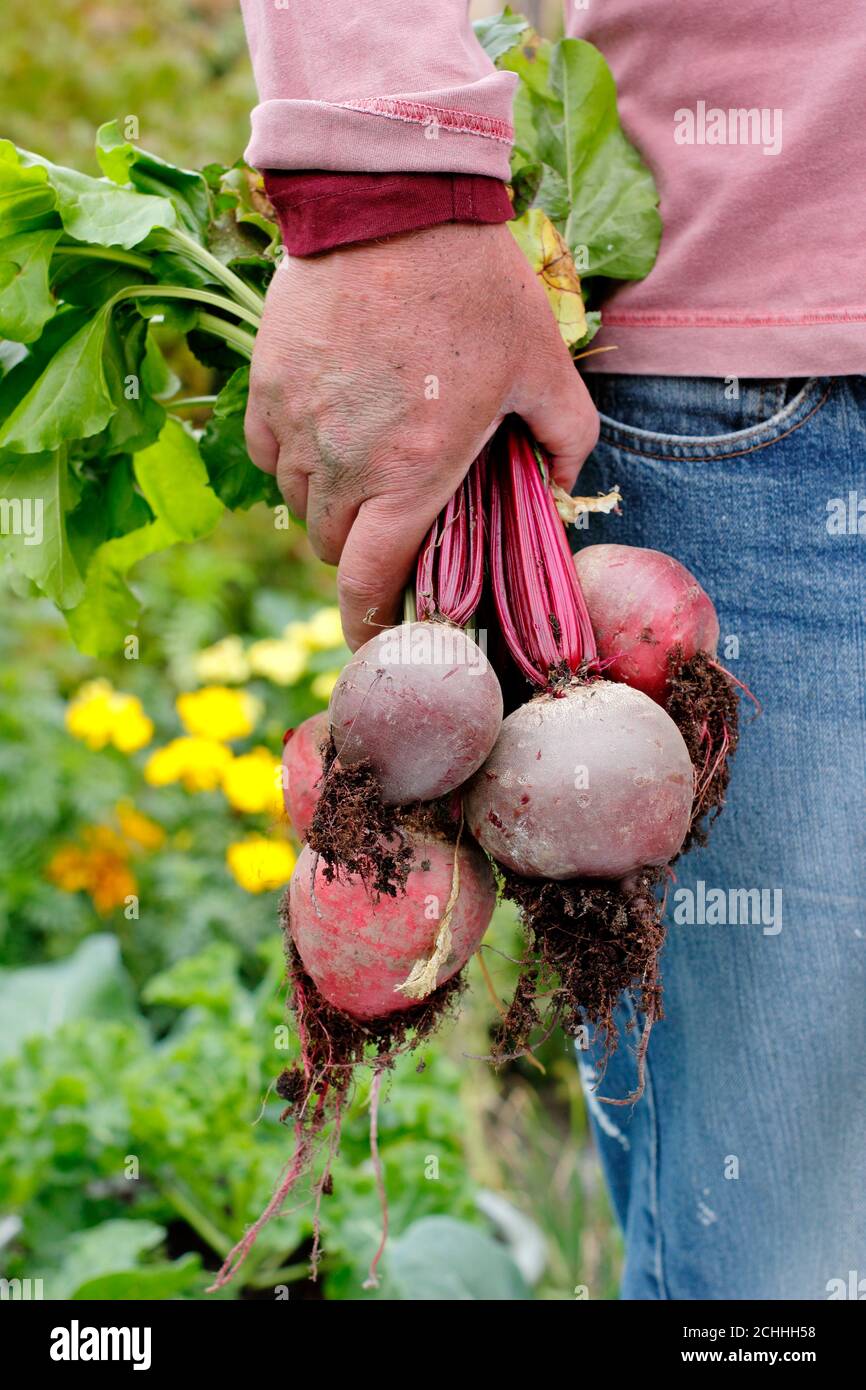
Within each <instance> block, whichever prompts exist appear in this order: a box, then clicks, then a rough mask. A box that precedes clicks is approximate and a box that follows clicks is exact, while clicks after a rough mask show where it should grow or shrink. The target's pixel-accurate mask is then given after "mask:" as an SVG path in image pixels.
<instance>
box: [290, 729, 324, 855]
mask: <svg viewBox="0 0 866 1390" xmlns="http://www.w3.org/2000/svg"><path fill="white" fill-rule="evenodd" d="M327 739H328V716H327V714H326V713H325V711H324V710H322V712H321V713H320V714H312V715H310V718H309V719H305V720H304V722H303V724H299V725H298V727H297V729H289V730H288V732H287V734H286V735H285V740H284V744H283V771H282V781H283V803H284V805H285V808H286V814H287V816H288V817H289V820H290V821H291V822H292V828H293V830H294V832H295V834H296V835H297V837H298V839H299V840H303V839H305V838H306V835H307V831H308V830H309V828H310V821H311V820H312V819H313V812H314V811H315V809H316V802H317V801H318V799H319V793H320V791H321V790H322V787H321V779H322V745H323V744H324V743H326V742H327Z"/></svg>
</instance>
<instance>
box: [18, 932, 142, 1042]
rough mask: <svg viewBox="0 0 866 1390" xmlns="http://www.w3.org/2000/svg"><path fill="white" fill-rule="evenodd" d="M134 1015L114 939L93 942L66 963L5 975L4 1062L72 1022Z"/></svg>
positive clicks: (101, 937)
mask: <svg viewBox="0 0 866 1390" xmlns="http://www.w3.org/2000/svg"><path fill="white" fill-rule="evenodd" d="M134 1012H135V1000H134V995H133V991H132V986H131V983H130V980H129V977H128V975H127V973H126V971H125V970H124V968H123V965H122V964H121V960H120V946H119V944H118V941H117V938H116V937H115V936H110V935H108V934H107V933H99V934H98V935H95V936H89V937H88V938H87V940H86V941H83V942H82V943H81V945H80V946H79V948H78V950H77V951H75V952H74V953H73V954H72V955H71V956H67V957H66V959H65V960H61V961H56V962H53V963H52V964H51V965H30V966H26V967H24V968H23V969H20V970H0V1017H2V1019H3V1027H2V1029H0V1057H10V1056H12V1055H13V1054H14V1053H15V1052H16V1051H17V1050H18V1048H19V1046H20V1045H21V1043H23V1042H25V1041H26V1039H27V1038H31V1037H33V1036H34V1035H36V1034H38V1035H39V1036H41V1037H46V1036H47V1035H49V1034H51V1033H54V1032H55V1031H56V1030H57V1029H58V1028H59V1027H60V1026H61V1024H63V1023H66V1022H68V1021H69V1020H70V1019H76V1018H87V1019H93V1020H96V1019H124V1020H125V1019H128V1018H131V1017H133V1015H134Z"/></svg>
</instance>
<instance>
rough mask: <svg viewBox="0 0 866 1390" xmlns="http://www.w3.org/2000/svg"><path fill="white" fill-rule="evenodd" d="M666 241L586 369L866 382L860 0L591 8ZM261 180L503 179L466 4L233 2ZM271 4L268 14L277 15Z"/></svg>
mask: <svg viewBox="0 0 866 1390" xmlns="http://www.w3.org/2000/svg"><path fill="white" fill-rule="evenodd" d="M586 3H587V7H586V8H585V9H584V8H577V6H576V5H574V6H573V7H572V8H571V13H570V17H569V32H570V33H572V34H575V35H577V36H579V37H583V38H587V39H589V40H591V41H592V42H593V43H595V44H596V45H597V46H598V47H599V48H600V49H601V50H602V52H603V53H604V54H605V57H606V58H607V60H608V62H609V64H610V66H611V68H612V70H613V73H614V76H615V78H616V81H617V88H618V91H619V101H620V113H621V116H622V121H623V125H624V127H625V129H626V131H627V133H628V134H629V136H630V137H631V139H632V140H633V141H634V142H635V144H637V145H638V147H639V148H640V149H641V151H642V153H643V155H644V158H645V159H646V160H647V161H648V163H649V164H650V165H651V167H652V169H653V172H654V174H655V177H656V180H657V182H658V185H659V190H660V193H661V211H662V219H663V223H664V236H663V239H662V247H661V251H660V254H659V259H658V262H657V264H656V267H655V269H654V270H653V271H652V273H651V274H650V275H649V276H648V278H647V279H646V280H645V281H642V282H640V283H638V284H631V285H626V286H623V287H622V288H620V289H618V290H616V291H615V292H614V293H613V295H612V296H611V298H610V299H609V301H608V304H607V306H606V308H605V315H604V319H605V327H604V328H603V329H602V332H601V334H600V335H599V337H598V338H597V340H596V344H597V345H602V344H607V343H615V344H616V345H617V349H618V350H617V351H616V352H615V353H605V354H603V355H602V356H600V357H599V358H595V359H594V358H589V359H587V361H586V366H587V368H588V369H592V368H593V367H595V368H596V369H598V370H605V371H620V372H639V373H660V374H672V375H689V376H694V375H704V376H744V377H747V376H809V375H825V374H844V373H855V372H864V371H866V216H864V214H866V198H864V193H863V166H864V162H866V161H864V155H866V25H864V23H863V17H862V12H861V9H860V6H859V5H858V4H857V3H856V0H822V3H821V4H820V5H816V4H814V0H762V3H758V0H725V3H724V4H720V3H718V0H713V3H710V0H664V3H662V0H586ZM242 5H243V10H244V19H245V22H246V25H247V31H248V36H249V40H250V49H251V53H252V57H253V64H254V68H255V73H256V80H257V83H258V87H259V93H260V97H261V104H260V105H259V106H258V107H257V108H256V110H255V111H254V112H253V137H252V141H251V144H250V146H249V149H248V151H247V157H248V158H249V159H250V160H251V162H252V163H254V164H257V165H258V166H259V167H262V168H265V167H271V168H283V169H286V168H306V169H325V170H327V169H331V170H341V169H342V170H365V171H370V172H380V171H399V170H405V171H418V172H422V171H428V172H452V173H474V174H486V175H492V176H494V177H499V178H503V177H507V172H508V163H507V160H508V147H509V141H510V126H509V117H510V102H511V96H512V89H513V81H514V79H513V78H512V77H511V76H510V75H509V74H506V73H497V72H496V71H495V69H494V68H493V67H492V65H491V64H490V63H489V61H488V60H487V58H486V57H485V55H484V54H483V52H482V51H481V49H480V47H479V46H478V44H477V43H476V42H475V40H474V38H473V36H472V32H471V29H470V28H469V26H468V22H467V18H466V10H467V6H466V4H465V0H365V3H364V4H358V3H356V0H315V3H313V0H242ZM280 5H284V8H280V7H279V6H280Z"/></svg>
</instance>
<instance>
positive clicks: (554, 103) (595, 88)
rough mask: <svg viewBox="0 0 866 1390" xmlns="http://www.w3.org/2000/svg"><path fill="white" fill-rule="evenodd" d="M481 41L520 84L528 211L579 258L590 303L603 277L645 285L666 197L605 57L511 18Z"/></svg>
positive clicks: (516, 166)
mask: <svg viewBox="0 0 866 1390" xmlns="http://www.w3.org/2000/svg"><path fill="white" fill-rule="evenodd" d="M475 31H476V34H477V35H478V37H479V39H480V40H481V42H482V44H483V45H484V46H485V48H486V50H487V53H488V55H489V57H490V58H492V59H493V60H494V61H495V62H496V64H497V66H498V67H500V68H503V69H504V70H506V71H508V72H514V73H516V74H517V76H518V77H519V78H520V86H519V88H518V91H517V95H516V99H515V107H514V120H515V153H514V159H513V165H512V168H513V174H514V180H515V194H516V199H515V201H516V203H517V206H518V210H520V211H523V210H525V208H526V207H540V208H542V209H543V210H544V211H545V212H546V213H547V215H548V217H549V218H550V220H551V221H552V222H553V223H554V225H555V226H556V228H557V230H558V231H559V232H560V233H561V234H562V236H563V237H564V238H565V241H566V243H567V244H568V246H569V248H570V249H571V251H572V254H573V255H574V256H575V259H576V261H577V264H578V268H579V269H580V272H581V281H582V284H583V288H584V296H585V298H587V299H588V300H591V297H592V295H593V293H594V289H595V286H594V285H593V281H596V283H598V281H599V280H601V278H602V277H604V278H605V279H612V280H640V279H642V278H643V277H644V276H645V275H647V274H649V272H650V270H651V269H652V267H653V264H654V262H655V258H656V255H657V253H658V247H659V241H660V238H661V219H660V217H659V213H658V193H657V191H656V187H655V183H654V181H653V177H652V174H651V173H650V171H649V169H648V168H647V167H646V165H645V164H644V163H643V160H642V159H641V157H640V154H639V153H638V151H637V150H636V149H635V147H634V146H633V145H632V144H631V142H630V141H629V140H628V139H627V137H626V136H625V135H624V133H623V130H622V127H621V125H620V121H619V115H618V112H617V104H616V87H615V85H614V80H613V77H612V75H611V72H610V68H609V67H608V65H607V63H606V62H605V60H604V58H603V57H602V55H601V54H600V53H599V51H598V49H597V48H594V47H593V45H592V44H590V43H586V42H585V41H584V40H582V39H561V40H560V41H559V42H558V43H550V42H549V41H548V40H546V39H541V38H539V36H538V35H537V34H535V33H534V32H533V31H532V30H531V29H529V27H528V26H527V25H526V24H525V22H523V21H521V20H520V17H519V16H516V15H513V14H511V12H510V11H509V10H507V9H506V10H505V11H504V12H503V14H502V15H499V16H496V17H495V18H493V19H489V20H484V21H482V22H479V23H477V24H476V26H475ZM588 336H591V334H590V335H588ZM587 340H588V338H587V339H586V340H585V341H587ZM581 345H582V344H581Z"/></svg>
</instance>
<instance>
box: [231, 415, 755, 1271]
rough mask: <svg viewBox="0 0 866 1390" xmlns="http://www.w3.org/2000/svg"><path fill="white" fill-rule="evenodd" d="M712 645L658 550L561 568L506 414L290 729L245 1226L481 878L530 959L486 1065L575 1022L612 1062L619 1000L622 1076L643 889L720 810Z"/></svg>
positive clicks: (413, 991) (610, 554)
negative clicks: (281, 1152) (270, 1035)
mask: <svg viewBox="0 0 866 1390" xmlns="http://www.w3.org/2000/svg"><path fill="white" fill-rule="evenodd" d="M482 619H483V622H482ZM473 621H474V622H477V623H479V628H478V631H477V632H475V633H474V634H473V632H471V631H470V629H469V625H470V623H472V622H473ZM482 632H484V633H489V634H490V637H491V641H490V643H489V644H487V643H483V642H482V641H481V640H480V634H481V633H482ZM718 636H719V625H718V620H717V618H716V614H715V611H714V609H713V605H712V603H711V601H710V599H709V598H708V597H707V595H706V594H705V593H704V591H703V589H702V588H701V587H700V585H699V584H698V583H697V581H696V580H695V578H694V577H693V576H692V575H691V574H690V573H689V572H688V570H686V569H685V568H684V567H683V566H682V565H681V564H679V563H678V562H677V561H676V560H674V559H672V558H671V557H670V556H667V555H662V554H660V553H659V552H657V551H651V550H641V549H637V548H635V547H629V546H619V545H596V546H588V547H586V548H584V549H583V550H581V551H580V552H579V553H578V555H577V556H576V557H572V555H571V552H570V549H569V546H568V541H567V538H566V532H565V527H564V524H563V522H562V520H561V519H560V515H559V512H558V510H557V500H556V496H555V490H554V489H553V488H552V486H551V483H550V479H549V477H548V473H547V466H546V460H545V458H544V456H543V454H542V452H541V451H540V450H539V448H538V446H537V445H536V444H535V443H534V441H533V440H532V439H531V437H530V436H529V435H528V434H527V432H526V430H525V428H524V427H523V426H522V424H521V423H520V422H519V421H518V420H516V419H513V418H512V419H509V420H508V421H506V422H505V424H504V425H503V426H502V427H501V428H500V430H499V432H498V434H497V435H496V436H495V437H494V440H493V441H492V444H491V445H490V446H489V448H488V449H487V450H485V452H484V454H483V455H482V456H481V457H480V458H479V459H478V460H476V462H475V464H474V465H473V467H472V469H471V470H470V472H469V474H468V475H467V477H466V479H465V480H464V482H463V484H462V485H461V487H460V489H459V490H458V492H457V493H456V494H455V496H454V498H452V500H451V501H450V502H449V504H448V506H447V507H446V508H445V510H444V512H443V513H442V514H441V515H440V517H439V518H438V519H437V521H436V523H435V524H434V525H433V527H432V529H431V531H430V533H429V535H428V537H427V538H426V540H425V543H424V546H423V547H422V550H421V554H420V555H419V558H418V565H417V573H416V583H415V593H414V602H413V606H412V618H411V620H407V621H406V622H404V623H402V624H401V625H399V626H397V627H394V628H389V629H384V630H380V631H378V632H376V633H375V635H374V636H372V637H371V639H370V641H369V642H367V643H366V644H365V645H364V646H363V647H361V648H360V650H359V651H357V652H356V653H355V655H354V656H353V657H352V659H351V661H350V662H349V663H348V665H347V666H346V668H345V669H344V671H343V672H342V674H341V676H340V678H339V680H338V682H337V684H336V686H335V688H334V691H333V695H332V697H331V703H330V708H329V710H328V713H327V715H316V716H314V718H313V719H311V720H308V721H307V722H306V724H304V725H302V726H301V727H300V728H299V729H297V730H295V731H294V732H293V733H292V734H290V735H288V736H287V740H286V745H285V750H284V756H283V763H284V769H285V795H286V807H287V810H288V812H289V815H290V816H291V819H292V821H293V824H294V826H295V829H296V832H297V833H298V835H299V836H300V837H303V838H305V840H306V844H305V847H304V849H303V852H302V853H301V855H300V858H299V860H298V864H297V867H296V869H295V873H294V875H293V878H292V882H291V885H290V888H289V892H288V894H287V897H286V901H285V904H284V926H285V933H286V944H287V956H288V961H289V973H290V979H291V984H292V1006H293V1009H294V1012H295V1017H296V1022H297V1029H298V1035H299V1039H300V1049H301V1056H300V1062H299V1064H298V1065H297V1066H296V1067H295V1068H294V1069H292V1070H291V1071H287V1072H285V1073H284V1074H283V1075H282V1076H281V1077H280V1079H279V1081H278V1083H277V1089H278V1091H279V1093H280V1094H281V1095H282V1096H283V1098H284V1099H285V1100H286V1102H287V1110H286V1115H287V1116H288V1115H291V1116H292V1117H293V1120H294V1124H295V1133H296V1151H295V1159H294V1161H293V1163H292V1165H291V1167H290V1169H289V1172H288V1173H287V1175H286V1178H285V1179H284V1182H283V1184H282V1185H281V1188H280V1189H279V1190H278V1192H277V1193H276V1194H275V1196H274V1199H273V1201H272V1203H271V1209H269V1211H268V1212H267V1213H265V1215H264V1217H263V1218H261V1219H262V1220H264V1219H267V1217H268V1216H269V1215H271V1214H273V1211H274V1210H277V1209H278V1208H279V1205H280V1204H281V1202H282V1200H283V1199H284V1197H285V1195H286V1193H287V1192H288V1190H289V1189H290V1188H291V1186H292V1185H293V1183H294V1182H295V1180H296V1178H297V1177H298V1175H299V1174H300V1172H301V1171H303V1170H304V1169H305V1168H308V1167H309V1166H310V1165H311V1163H312V1162H313V1158H314V1145H315V1141H316V1138H317V1136H318V1135H320V1134H321V1133H322V1131H323V1129H324V1126H325V1123H326V1121H329V1120H331V1119H334V1118H336V1121H337V1124H336V1126H335V1129H334V1134H336V1135H338V1131H339V1117H340V1113H341V1110H342V1107H343V1104H344V1101H345V1098H346V1095H347V1092H348V1089H349V1087H350V1085H351V1082H352V1076H353V1068H354V1067H355V1066H357V1065H359V1064H361V1063H365V1062H366V1063H368V1064H369V1063H372V1065H373V1067H374V1075H375V1078H376V1079H375V1082H374V1085H375V1094H376V1096H378V1084H379V1080H380V1078H381V1074H382V1071H383V1069H384V1068H387V1067H388V1066H390V1065H392V1064H393V1060H394V1057H395V1055H396V1054H397V1053H398V1052H399V1051H401V1050H403V1049H405V1048H409V1047H412V1046H414V1045H416V1044H417V1042H418V1041H419V1040H420V1039H421V1038H423V1037H425V1036H426V1035H427V1034H429V1032H430V1031H431V1030H432V1029H433V1028H434V1027H435V1026H436V1024H437V1023H438V1021H439V1019H440V1018H441V1016H442V1013H443V1011H444V1010H445V1009H446V1008H447V1007H448V1006H449V1004H450V1003H451V1001H452V1000H454V998H455V997H456V995H457V993H458V992H459V990H460V987H461V985H460V972H461V970H462V968H463V966H464V965H465V964H466V962H467V961H468V959H469V957H470V956H471V955H472V954H473V952H475V951H476V950H477V949H478V948H479V946H480V943H481V940H482V937H483V936H484V933H485V931H486V928H487V926H488V924H489V922H490V918H491V916H492V913H493V909H494V906H495V902H496V896H497V889H498V890H499V891H500V892H501V893H503V894H504V895H505V896H506V897H508V898H511V899H512V900H513V901H515V902H516V903H517V904H518V905H519V907H520V910H521V913H522V917H523V920H524V923H525V926H526V928H527V949H526V954H525V958H524V960H523V963H522V969H521V973H520V977H519V980H518V984H517V988H516V991H515V995H514V998H513V1000H512V1002H511V1004H510V1006H509V1008H508V1009H507V1011H506V1012H505V1014H504V1017H503V1019H502V1022H501V1025H500V1028H499V1033H498V1036H497V1038H496V1040H495V1045H494V1054H493V1059H494V1060H495V1061H504V1060H506V1059H508V1058H510V1057H514V1056H520V1055H523V1054H525V1053H526V1052H527V1051H530V1050H531V1049H532V1047H533V1046H535V1045H537V1043H538V1042H539V1041H541V1040H543V1039H544V1037H546V1036H547V1035H548V1034H549V1033H550V1032H551V1031H552V1030H553V1028H554V1027H556V1026H560V1027H562V1028H564V1029H565V1031H566V1032H567V1033H568V1034H570V1035H577V1034H578V1033H579V1030H582V1029H586V1028H589V1027H592V1028H594V1029H595V1030H596V1035H597V1036H599V1037H600V1038H601V1039H602V1041H603V1042H604V1043H606V1045H607V1048H608V1049H611V1048H613V1046H615V1044H616V1040H617V1034H616V1028H615V1024H614V1009H615V1006H616V1004H617V1001H618V999H619V998H620V996H621V995H622V993H623V991H632V992H633V994H634V996H635V998H636V1001H637V1004H638V1007H639V1008H640V1010H641V1012H642V1013H643V1015H644V1018H645V1027H644V1032H643V1036H642V1038H641V1039H640V1041H639V1043H638V1056H639V1059H640V1074H641V1078H642V1074H643V1056H644V1053H645V1049H646V1043H647V1040H648V1037H649V1030H650V1028H651V1026H652V1023H653V1020H654V1019H656V1018H658V1017H660V1012H661V990H660V983H659V975H658V955H659V951H660V948H661V945H662V941H663V928H662V924H661V905H660V901H659V898H660V887H661V885H662V884H663V882H664V880H665V877H666V875H667V873H668V872H669V869H668V866H669V865H670V863H671V861H672V860H674V859H675V858H676V856H677V855H678V854H679V853H680V852H681V851H682V850H683V848H684V847H688V844H689V843H690V842H691V841H692V840H693V839H698V840H703V839H704V838H705V836H706V828H707V824H708V822H709V821H710V820H711V819H712V817H713V816H714V815H716V814H718V811H719V810H720V809H721V806H722V804H723V801H724V796H725V790H726V786H727V781H728V762H729V759H730V756H731V754H732V753H733V751H734V748H735V747H736V741H737V696H736V690H735V688H734V685H735V683H734V681H733V678H732V677H730V676H729V675H728V674H727V673H726V672H725V671H724V670H723V668H722V667H720V666H719V665H718V663H717V662H716V659H715V653H716V644H717V641H718ZM476 638H477V639H478V640H476ZM487 645H489V647H490V650H491V654H490V655H489V656H488V654H487V652H486V650H483V649H482V648H483V647H485V646H487ZM503 690H504V691H505V692H506V700H505V701H504V700H503ZM506 702H507V705H508V707H509V709H510V712H509V713H507V715H506V716H505V717H504V718H503V713H504V708H505V704H506ZM641 1086H642V1080H641V1085H639V1088H638V1091H637V1092H636V1093H635V1096H633V1097H629V1100H634V1099H636V1098H637V1095H638V1094H639V1092H640V1088H641ZM336 1142H337V1139H336V1138H334V1137H332V1141H331V1146H330V1148H329V1150H328V1155H327V1159H326V1162H325V1163H324V1166H323V1167H322V1172H321V1174H320V1177H319V1179H318V1181H317V1183H316V1185H315V1192H316V1202H317V1204H318V1201H319V1200H320V1198H321V1194H322V1192H325V1191H327V1190H328V1185H329V1183H330V1159H331V1157H332V1156H333V1153H334V1152H335V1146H336ZM257 1227H258V1223H257ZM257 1227H255V1228H253V1232H252V1233H248V1235H247V1237H246V1238H245V1241H244V1242H242V1243H241V1246H239V1247H238V1249H237V1250H236V1251H235V1252H233V1258H234V1261H235V1267H236V1264H237V1262H238V1261H239V1260H240V1259H242V1258H243V1255H244V1254H245V1253H246V1249H248V1248H249V1244H250V1243H251V1238H254V1236H255V1232H256V1229H257ZM231 1262H232V1259H231V1257H230V1261H228V1262H227V1266H226V1268H227V1269H228V1268H229V1266H230V1265H231Z"/></svg>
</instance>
